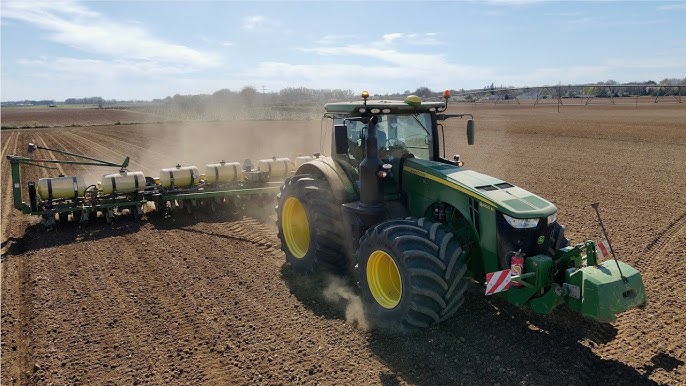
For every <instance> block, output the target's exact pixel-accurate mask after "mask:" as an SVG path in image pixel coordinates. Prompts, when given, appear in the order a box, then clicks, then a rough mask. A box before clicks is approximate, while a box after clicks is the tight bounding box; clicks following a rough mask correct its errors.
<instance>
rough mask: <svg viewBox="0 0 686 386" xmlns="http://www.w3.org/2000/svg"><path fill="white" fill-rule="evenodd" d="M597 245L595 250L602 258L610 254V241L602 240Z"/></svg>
mask: <svg viewBox="0 0 686 386" xmlns="http://www.w3.org/2000/svg"><path fill="white" fill-rule="evenodd" d="M595 247H596V248H595V250H596V252H598V255H600V258H601V259H602V258H603V257H605V256H607V255H609V254H610V242H609V241H607V240H603V241H602V242H600V243H598V244H596V246H595Z"/></svg>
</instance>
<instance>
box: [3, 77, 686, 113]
mask: <svg viewBox="0 0 686 386" xmlns="http://www.w3.org/2000/svg"><path fill="white" fill-rule="evenodd" d="M595 84H596V85H608V86H617V87H615V88H613V90H615V94H614V95H612V96H615V97H618V96H656V95H657V93H658V92H659V89H660V86H676V85H686V78H684V79H679V78H665V79H663V80H661V81H659V82H655V81H652V80H649V81H642V82H631V84H632V86H625V87H620V86H621V85H620V84H619V83H618V82H616V81H614V80H607V81H603V82H597V83H595ZM560 86H563V87H567V90H566V91H565V96H566V97H578V96H579V95H578V94H581V93H582V94H583V95H585V96H594V97H609V96H611V95H610V94H609V93H610V91H609V89H608V88H607V87H585V88H581V86H574V85H560ZM550 87H556V85H553V86H550ZM507 88H514V87H511V86H505V87H503V86H500V87H495V86H494V84H493V83H491V84H490V85H487V86H485V87H484V88H483V89H476V90H475V89H472V90H465V89H460V90H451V91H452V94H453V95H458V94H460V93H469V92H474V91H489V90H496V89H507ZM520 89H521V87H520ZM577 90H578V91H577ZM666 92H667V94H665V91H662V93H661V95H669V93H670V92H674V91H673V90H671V91H670V90H667V91H666ZM442 93H443V90H440V91H434V90H431V89H430V88H429V87H426V86H422V87H418V88H417V89H415V90H414V91H412V90H405V91H404V92H402V93H401V92H396V93H389V94H374V95H373V97H374V99H379V98H389V99H401V98H404V97H405V96H407V95H410V94H414V95H417V96H419V97H421V98H424V99H438V98H441V96H442ZM520 93H521V94H524V93H526V91H520ZM358 96H359V92H357V91H352V90H344V89H313V88H307V87H287V88H284V89H282V90H279V91H275V92H274V91H271V92H266V91H264V89H263V90H262V92H260V90H259V89H257V88H256V87H254V86H245V87H243V88H242V89H241V90H239V91H232V90H230V89H221V90H218V91H215V92H214V93H212V94H197V95H181V94H176V95H174V96H168V97H166V98H160V99H153V100H151V101H144V100H117V99H105V98H102V97H88V98H68V99H65V100H64V102H56V101H55V100H47V99H46V100H23V101H9V102H2V106H22V105H43V106H56V105H59V104H64V105H94V106H97V107H108V106H117V105H136V104H151V103H152V104H156V105H166V106H168V107H174V108H181V109H189V110H197V109H199V108H202V107H203V106H205V107H207V106H209V107H213V106H216V107H217V108H226V106H232V107H242V108H255V107H265V106H297V105H301V106H305V105H318V106H320V105H322V104H324V103H327V102H335V101H344V100H353V99H356V98H357V97H358Z"/></svg>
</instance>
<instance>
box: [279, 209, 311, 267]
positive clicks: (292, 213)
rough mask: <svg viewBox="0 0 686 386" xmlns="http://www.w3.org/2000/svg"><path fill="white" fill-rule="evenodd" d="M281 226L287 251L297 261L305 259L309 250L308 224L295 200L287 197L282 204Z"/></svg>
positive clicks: (305, 214) (303, 212)
mask: <svg viewBox="0 0 686 386" xmlns="http://www.w3.org/2000/svg"><path fill="white" fill-rule="evenodd" d="M281 226H282V227H283V236H284V238H285V239H286V246H287V247H288V250H289V251H291V253H292V254H293V256H295V257H296V258H298V259H302V258H303V257H305V255H306V254H307V250H308V249H309V248H310V223H309V222H308V221H307V213H305V208H304V207H303V205H302V204H301V203H300V201H298V199H297V198H295V197H288V198H287V199H286V202H285V203H284V204H283V209H282V210H281Z"/></svg>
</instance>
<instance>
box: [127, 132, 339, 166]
mask: <svg viewBox="0 0 686 386" xmlns="http://www.w3.org/2000/svg"><path fill="white" fill-rule="evenodd" d="M153 137H154V138H155V140H153V141H152V142H151V143H150V146H148V147H147V148H146V149H145V151H143V152H142V153H141V154H138V155H137V157H136V159H134V158H133V157H132V161H136V164H139V165H145V170H142V171H143V172H144V173H145V174H146V175H150V176H152V177H156V176H157V175H158V174H159V169H162V168H171V167H174V166H176V164H181V165H182V166H190V165H193V166H197V167H198V169H199V170H200V172H201V173H204V172H205V165H207V164H214V163H218V162H220V161H222V160H225V161H226V162H239V163H241V164H243V163H244V161H245V160H246V159H250V160H251V162H252V163H253V165H254V166H255V167H256V166H257V161H258V160H260V159H267V158H272V157H278V158H280V157H288V158H290V159H291V160H295V158H296V157H297V156H299V155H312V154H314V153H318V152H322V150H321V147H322V146H320V138H321V135H320V122H319V121H231V122H183V123H175V124H164V125H161V126H160V127H158V128H157V129H156V132H155V134H154V136H153ZM327 141H329V139H325V140H324V141H322V142H324V143H325V145H324V146H323V147H324V151H323V152H324V153H328V151H327V150H328V149H329V148H330V147H329V146H326V143H327ZM132 163H133V162H132ZM129 169H130V170H136V169H135V166H133V165H132V167H131V168H129Z"/></svg>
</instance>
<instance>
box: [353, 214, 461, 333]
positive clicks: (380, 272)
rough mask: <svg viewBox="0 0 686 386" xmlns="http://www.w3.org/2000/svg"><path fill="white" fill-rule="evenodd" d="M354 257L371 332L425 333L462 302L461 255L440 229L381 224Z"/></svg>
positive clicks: (419, 223) (407, 222) (424, 223)
mask: <svg viewBox="0 0 686 386" xmlns="http://www.w3.org/2000/svg"><path fill="white" fill-rule="evenodd" d="M356 256H357V259H358V265H357V267H356V268H357V274H358V279H359V285H360V290H361V294H362V299H363V302H364V306H365V312H366V314H367V316H368V318H369V322H370V323H371V324H372V326H374V327H376V328H380V329H383V330H392V331H399V332H412V331H415V330H419V329H422V328H426V327H429V326H431V325H434V324H436V323H439V322H441V321H443V320H446V319H448V318H450V317H451V316H453V315H454V314H455V312H456V311H457V309H458V308H459V307H460V306H461V305H462V303H463V302H464V292H465V290H466V289H467V280H466V279H465V278H464V274H465V272H466V271H467V265H466V262H465V253H464V252H463V250H462V247H461V246H460V243H459V242H458V241H457V240H456V238H455V237H454V236H453V234H452V233H451V232H450V230H449V229H448V228H447V227H446V226H445V225H442V224H441V223H437V222H433V221H431V220H428V219H426V218H420V219H400V220H389V221H386V222H383V223H381V224H378V225H377V226H375V227H373V228H371V229H369V231H367V233H366V234H365V235H364V236H363V237H362V239H361V240H360V248H359V249H358V250H357V254H356Z"/></svg>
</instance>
